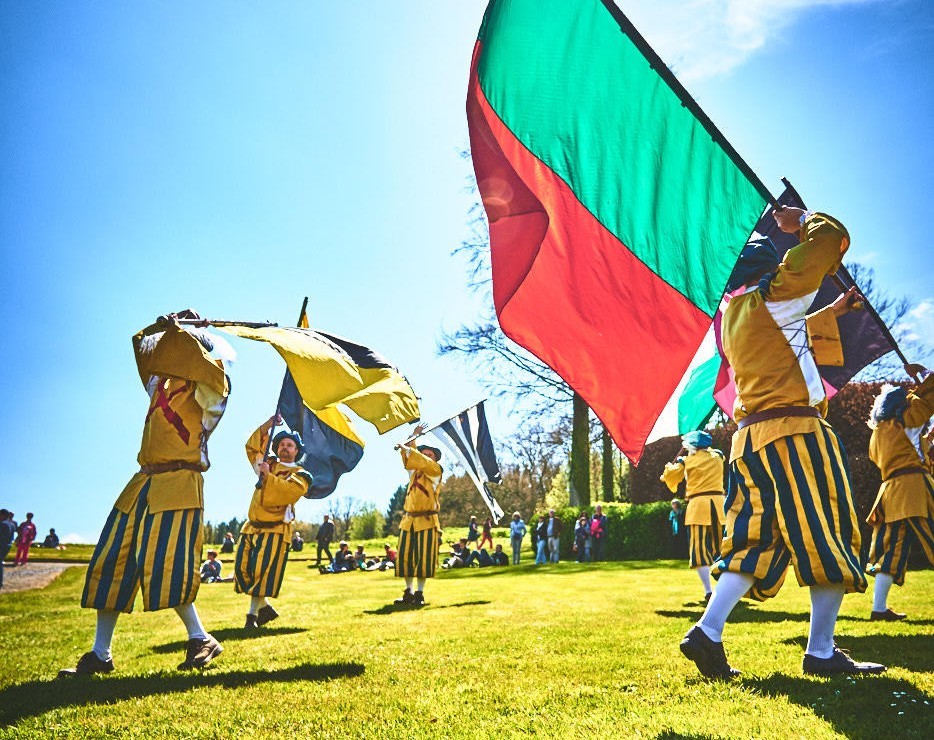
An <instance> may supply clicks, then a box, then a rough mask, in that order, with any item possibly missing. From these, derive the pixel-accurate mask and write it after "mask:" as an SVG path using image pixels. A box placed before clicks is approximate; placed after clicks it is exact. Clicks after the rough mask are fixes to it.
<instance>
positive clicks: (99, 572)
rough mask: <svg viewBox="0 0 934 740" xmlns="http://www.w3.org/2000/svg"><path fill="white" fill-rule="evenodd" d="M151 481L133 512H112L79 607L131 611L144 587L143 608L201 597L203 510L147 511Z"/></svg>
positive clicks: (153, 609)
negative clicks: (199, 594)
mask: <svg viewBox="0 0 934 740" xmlns="http://www.w3.org/2000/svg"><path fill="white" fill-rule="evenodd" d="M151 480H152V479H151V478H150V479H149V480H148V481H146V483H145V484H143V487H142V489H141V490H140V492H139V496H138V498H137V499H136V503H135V504H134V505H133V507H132V508H131V510H130V511H129V512H127V513H124V512H121V511H119V510H118V509H113V510H111V512H110V516H109V517H108V518H107V523H106V524H105V525H104V531H103V532H102V533H101V537H100V540H98V543H97V547H96V548H95V549H94V555H93V556H92V558H91V563H90V565H89V566H88V572H87V576H86V577H85V581H84V592H83V593H82V595H81V606H83V607H86V608H89V609H113V610H116V611H121V612H127V613H129V612H131V611H133V602H134V600H135V599H136V594H137V592H138V591H139V590H140V589H142V591H143V609H144V610H145V611H156V610H158V609H168V608H171V607H175V606H179V605H180V604H189V603H191V602H193V601H194V600H195V597H196V596H197V595H198V586H199V585H200V584H201V579H200V578H199V577H198V567H199V562H200V556H201V537H202V533H201V518H202V511H201V509H177V510H170V511H160V512H157V513H153V512H151V511H149V505H148V500H147V494H148V492H149V484H150V482H151Z"/></svg>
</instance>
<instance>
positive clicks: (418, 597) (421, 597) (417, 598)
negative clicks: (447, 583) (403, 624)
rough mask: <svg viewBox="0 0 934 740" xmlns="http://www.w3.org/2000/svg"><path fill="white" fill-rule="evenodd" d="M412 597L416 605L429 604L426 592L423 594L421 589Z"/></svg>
mask: <svg viewBox="0 0 934 740" xmlns="http://www.w3.org/2000/svg"><path fill="white" fill-rule="evenodd" d="M412 599H413V601H412V603H413V604H414V605H415V606H427V604H426V603H425V594H423V593H422V592H421V591H416V592H415V593H414V594H412Z"/></svg>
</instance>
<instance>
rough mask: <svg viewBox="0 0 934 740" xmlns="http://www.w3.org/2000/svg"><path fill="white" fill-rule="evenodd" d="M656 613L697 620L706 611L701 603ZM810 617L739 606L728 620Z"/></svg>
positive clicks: (804, 619)
mask: <svg viewBox="0 0 934 740" xmlns="http://www.w3.org/2000/svg"><path fill="white" fill-rule="evenodd" d="M655 613H656V614H658V616H660V617H668V618H669V619H684V620H691V621H694V622H696V621H697V620H698V619H700V618H701V615H702V614H703V613H704V607H703V606H700V605H699V606H698V607H697V609H681V610H671V609H656V610H655ZM808 619H809V616H808V613H807V612H774V611H766V610H764V609H762V610H758V609H751V608H749V607H742V606H737V608H736V609H734V610H733V612H732V613H731V614H730V618H729V619H728V620H727V622H728V623H729V624H739V623H740V622H750V623H751V622H807V621H808Z"/></svg>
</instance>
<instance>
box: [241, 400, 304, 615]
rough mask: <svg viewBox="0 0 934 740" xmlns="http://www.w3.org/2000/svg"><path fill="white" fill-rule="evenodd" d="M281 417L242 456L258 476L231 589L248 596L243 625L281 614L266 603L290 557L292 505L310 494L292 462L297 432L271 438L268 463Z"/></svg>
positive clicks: (273, 594) (250, 442)
mask: <svg viewBox="0 0 934 740" xmlns="http://www.w3.org/2000/svg"><path fill="white" fill-rule="evenodd" d="M281 421H282V419H281V418H278V417H275V416H274V417H272V418H270V419H269V421H267V422H266V423H265V424H263V425H262V426H261V427H260V428H259V429H257V430H256V431H255V432H253V434H252V435H251V436H250V438H249V439H248V440H247V443H246V456H247V459H248V460H249V461H250V464H251V465H252V466H253V469H254V471H255V472H256V474H257V475H258V476H259V482H258V483H257V484H256V487H255V488H254V490H253V498H252V500H251V501H250V511H249V514H248V515H247V517H248V518H247V521H246V522H245V523H244V525H243V527H242V528H241V529H240V539H239V540H238V542H237V556H236V560H235V561H234V590H235V591H236V592H237V593H239V594H247V595H248V596H250V608H249V610H248V611H247V614H246V624H245V627H246V628H248V629H251V628H254V627H262V626H263V625H264V624H266V623H267V622H271V621H272V620H273V619H275V618H276V617H278V616H279V614H278V612H276V610H275V609H273V608H272V606H271V605H270V603H269V602H268V601H267V600H266V599H274V598H276V597H277V596H278V595H279V589H280V588H281V587H282V576H283V575H284V574H285V564H286V561H287V560H288V557H289V546H290V544H291V540H292V520H293V519H295V509H294V506H295V504H296V502H297V501H298V500H299V499H300V498H301V497H302V496H304V495H305V494H306V493H308V488H309V486H311V473H309V472H308V471H306V470H305V469H304V468H303V467H301V466H300V465H299V464H298V463H297V462H296V460H297V459H298V458H299V457H300V456H301V454H302V438H301V437H300V436H299V434H298V432H286V431H285V430H283V431H281V432H279V433H278V434H277V435H276V436H275V437H274V438H273V440H272V447H271V449H272V451H273V453H274V454H275V457H274V458H270V459H266V449H267V445H268V444H269V434H270V432H271V431H272V428H273V426H274V425H275V424H276V423H279V422H281Z"/></svg>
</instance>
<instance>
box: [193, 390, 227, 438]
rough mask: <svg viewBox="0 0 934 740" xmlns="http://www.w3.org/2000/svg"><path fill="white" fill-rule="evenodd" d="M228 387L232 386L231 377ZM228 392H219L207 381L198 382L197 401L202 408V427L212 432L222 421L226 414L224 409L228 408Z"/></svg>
mask: <svg viewBox="0 0 934 740" xmlns="http://www.w3.org/2000/svg"><path fill="white" fill-rule="evenodd" d="M227 380H228V384H227V388H229V387H230V384H229V379H227ZM227 396H228V394H227V392H224V393H218V392H217V391H216V390H215V389H214V388H212V387H211V386H209V385H207V384H206V383H198V384H197V385H196V386H195V401H197V402H198V405H199V406H200V407H201V409H202V413H201V427H202V428H203V429H204V431H205V432H207V433H208V434H210V433H211V432H213V431H214V428H215V427H216V426H217V425H218V423H220V420H221V417H222V416H223V415H224V409H226V408H227Z"/></svg>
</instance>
